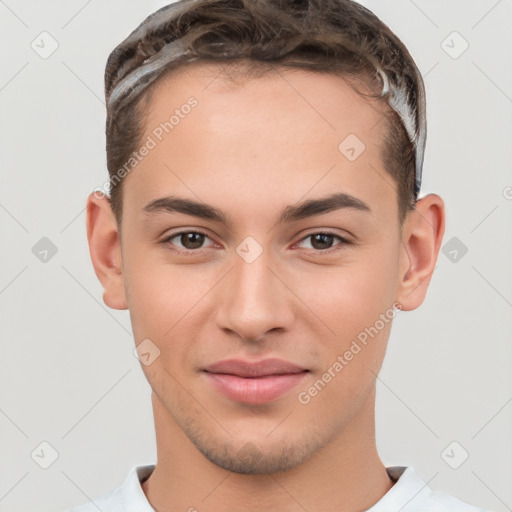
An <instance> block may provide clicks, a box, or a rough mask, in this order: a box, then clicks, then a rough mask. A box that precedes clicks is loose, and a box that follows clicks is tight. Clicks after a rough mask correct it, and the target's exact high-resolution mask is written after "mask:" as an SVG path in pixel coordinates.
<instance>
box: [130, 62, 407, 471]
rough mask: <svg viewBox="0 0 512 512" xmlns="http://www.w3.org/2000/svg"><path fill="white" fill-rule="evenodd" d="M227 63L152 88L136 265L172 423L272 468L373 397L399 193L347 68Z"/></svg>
mask: <svg viewBox="0 0 512 512" xmlns="http://www.w3.org/2000/svg"><path fill="white" fill-rule="evenodd" d="M220 71H221V68H220V67H219V66H216V65H205V64H194V65H189V66H188V67H186V68H181V70H178V71H176V72H174V74H173V75H170V76H169V77H166V78H165V80H163V81H162V82H160V83H158V85H157V87H156V88H155V89H154V92H153V94H152V97H151V102H150V108H149V111H148V117H147V119H146V133H145V135H144V137H143V139H142V142H143V143H144V142H146V143H148V146H152V147H151V148H150V149H149V151H147V154H146V156H144V157H143V158H142V159H141V161H140V162H139V163H138V164H137V166H136V167H135V168H134V170H133V171H131V172H130V173H129V174H128V175H127V176H126V178H125V181H124V191H123V220H122V233H121V235H122V246H121V247H122V274H123V280H124V287H125V293H126V301H127V305H128V307H129V310H130V315H131V321H132V326H133V332H134V336H135V342H136V344H137V345H138V344H140V343H141V342H143V341H144V340H150V341H145V343H146V345H145V347H150V350H149V351H148V353H150V354H152V355H150V356H146V357H147V359H148V361H149V360H150V359H151V360H152V359H153V358H154V360H152V362H151V364H147V365H143V366H142V368H143V370H144V372H145V375H146V377H147V379H148V381H149V383H150V385H151V387H152V389H153V392H154V400H155V401H156V402H157V404H158V408H159V409H160V411H161V418H160V420H159V421H163V420H162V417H165V421H167V422H171V423H173V424H175V425H177V426H178V427H179V428H180V429H181V430H182V431H183V432H184V434H185V435H186V436H187V438H188V439H189V440H190V441H191V442H192V443H193V444H194V445H195V446H196V447H197V448H198V449H199V450H200V452H201V453H202V454H203V455H205V456H206V457H207V458H208V459H209V460H211V461H213V462H214V463H215V464H217V465H219V466H221V467H223V468H225V469H228V470H230V471H236V472H241V473H269V472H274V471H283V470H285V469H290V468H293V467H295V466H297V465H298V464H301V463H303V462H305V461H306V460H308V459H309V458H311V457H313V456H314V455H315V454H316V453H317V452H319V451H320V449H321V448H323V447H325V446H327V445H328V444H329V443H332V442H333V441H335V440H336V439H337V438H339V437H340V436H342V435H343V433H344V432H346V431H347V429H348V428H349V426H350V424H351V423H352V422H354V421H355V418H357V417H358V415H361V414H362V412H363V410H365V408H369V407H370V404H371V406H372V407H373V402H372V400H371V398H372V396H373V391H374V386H375V379H376V374H377V373H378V371H379V368H380V366H381V363H382V360H383V357H384V353H385V348H386V343H387V339H388V336H389V332H390V328H391V319H392V318H393V314H394V311H393V304H394V302H395V300H396V299H397V282H398V275H399V268H400V249H401V232H400V226H399V223H398V203H397V197H396V191H395V188H394V187H393V186H390V183H392V178H391V177H390V176H389V174H387V173H386V171H385V169H384V168H383V164H382V162H381V156H380V152H381V144H382V140H383V137H384V133H383V130H384V125H385V123H384V122H381V121H382V118H381V114H379V111H378V110H377V108H376V107H375V105H374V106H371V105H369V104H368V103H367V102H366V101H365V100H364V99H363V98H362V97H361V96H359V95H358V94H357V93H356V92H354V91H353V90H352V89H351V87H350V86H348V85H347V84H346V83H345V82H344V81H343V80H342V79H341V78H338V77H334V76H331V75H327V74H315V73H311V72H305V71H300V70H280V71H279V73H275V74H273V75H269V76H265V77H262V78H257V79H250V80H247V81H245V82H240V83H238V84H236V85H235V84H232V83H229V82H227V81H226V80H224V79H223V77H222V74H219V73H220ZM191 97H193V98H194V100H190V98H191ZM187 104H188V105H190V108H189V107H184V105H187ZM173 114H175V118H174V119H173V120H172V121H171V123H172V127H170V125H165V124H162V123H165V122H169V119H170V117H171V115H173ZM163 127H166V128H167V130H166V129H165V128H163ZM148 137H149V138H150V139H151V140H152V141H153V142H149V140H150V139H148ZM347 137H348V139H347ZM153 143H154V144H153ZM363 144H364V146H363ZM362 149H364V150H362ZM361 150H362V151H361ZM144 152H145V153H146V151H144ZM334 195H337V198H334V199H333V198H332V197H331V196H334ZM329 197H331V201H330V202H325V201H324V202H322V201H323V200H325V199H326V198H329ZM170 199H175V200H176V199H178V200H181V202H180V201H175V202H171V201H170ZM187 201H189V202H194V203H198V205H199V206H198V205H195V206H194V205H192V204H191V203H187ZM317 201H320V202H318V203H317ZM158 354H159V355H158ZM156 356H157V357H156ZM155 357H156V358H155ZM272 360H273V361H272ZM275 360H279V361H275Z"/></svg>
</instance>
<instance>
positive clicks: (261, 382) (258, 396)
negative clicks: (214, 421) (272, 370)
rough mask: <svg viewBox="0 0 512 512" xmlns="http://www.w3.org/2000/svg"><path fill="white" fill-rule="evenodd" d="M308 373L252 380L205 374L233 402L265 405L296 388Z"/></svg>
mask: <svg viewBox="0 0 512 512" xmlns="http://www.w3.org/2000/svg"><path fill="white" fill-rule="evenodd" d="M308 373H309V372H307V371H304V372H299V373H287V374H285V375H268V376H265V377H252V378H244V377H238V376H237V375H229V374H226V373H210V372H205V375H206V376H207V378H208V379H209V380H210V382H211V383H212V385H213V386H214V387H215V388H216V389H217V391H219V392H220V393H222V394H223V395H225V396H227V397H228V398H230V399H231V400H235V401H237V402H243V403H247V404H264V403H267V402H271V401H272V400H276V399H277V398H279V397H281V396H282V395H284V394H285V393H286V392H287V391H289V390H290V389H292V388H294V387H295V386H296V385H297V384H299V382H301V381H302V379H304V377H305V376H306V375H307V374H308Z"/></svg>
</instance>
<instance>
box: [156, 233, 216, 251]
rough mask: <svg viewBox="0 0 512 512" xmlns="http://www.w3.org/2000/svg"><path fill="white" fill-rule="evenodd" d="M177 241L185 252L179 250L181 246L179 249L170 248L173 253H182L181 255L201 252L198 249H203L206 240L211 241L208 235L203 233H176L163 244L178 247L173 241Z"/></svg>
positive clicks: (163, 241)
mask: <svg viewBox="0 0 512 512" xmlns="http://www.w3.org/2000/svg"><path fill="white" fill-rule="evenodd" d="M174 239H177V241H178V242H179V243H180V244H181V248H182V249H185V250H179V247H180V245H178V249H174V248H172V247H171V248H170V249H171V250H172V251H174V252H177V253H180V254H189V253H191V252H199V251H198V249H202V248H203V247H202V246H203V243H204V241H205V239H209V237H208V235H207V234H206V233H203V232H202V231H180V232H179V233H174V234H172V235H170V236H168V237H167V238H165V239H164V240H162V243H164V244H168V245H171V246H172V245H177V244H176V243H175V242H172V240H174Z"/></svg>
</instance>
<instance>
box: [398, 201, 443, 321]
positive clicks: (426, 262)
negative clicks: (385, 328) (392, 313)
mask: <svg viewBox="0 0 512 512" xmlns="http://www.w3.org/2000/svg"><path fill="white" fill-rule="evenodd" d="M444 227H445V209H444V202H443V200H442V199H441V198H440V197H439V196H438V195H437V194H428V195H427V196H425V197H423V198H421V199H419V200H418V201H417V202H416V207H415V209H414V210H413V211H412V212H410V213H409V214H408V217H407V218H406V220H405V221H404V226H403V229H402V248H401V251H400V274H399V282H398V288H397V298H396V301H397V302H399V303H400V304H401V308H400V309H403V310H404V311H410V310H413V309H416V308H417V307H419V306H420V305H421V304H422V302H423V301H424V300H425V296H426V294H427V289H428V285H429V284H430V279H431V278H432V273H433V272H434V268H435V265H436V261H437V256H438V254H439V249H440V247H441V242H442V240H443V235H444Z"/></svg>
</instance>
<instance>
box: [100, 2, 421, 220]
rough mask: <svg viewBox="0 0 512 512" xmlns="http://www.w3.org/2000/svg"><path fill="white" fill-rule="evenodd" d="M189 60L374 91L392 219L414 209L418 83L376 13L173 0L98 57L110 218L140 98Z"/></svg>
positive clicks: (133, 143) (331, 5) (326, 6)
mask: <svg viewBox="0 0 512 512" xmlns="http://www.w3.org/2000/svg"><path fill="white" fill-rule="evenodd" d="M198 60H199V61H205V62H206V61H209V62H212V61H214V62H215V61H217V62H226V63H227V64H231V65H233V66H234V65H235V64H236V63H238V64H240V65H241V63H244V65H245V67H246V68H247V69H248V70H249V71H250V72H251V73H252V75H256V74H257V73H264V72H265V71H266V70H268V69H270V67H273V68H275V67H276V66H277V67H279V66H283V67H292V68H303V69H308V70H313V71H319V72H328V73H334V74H337V75H340V76H342V77H344V78H345V79H346V80H347V81H348V82H349V83H350V84H351V85H352V86H353V87H354V88H355V89H356V90H357V91H358V92H359V93H360V94H363V95H365V96H368V97H371V98H373V99H377V100H378V101H379V102H380V103H382V105H384V107H385V108H384V110H383V113H384V117H385V119H386V134H387V135H386V139H385V140H384V141H383V144H382V158H383V163H384V166H385V168H386V170H387V172H388V173H389V174H390V175H391V176H392V177H393V178H394V181H395V183H396V186H397V187H396V188H397V195H398V209H399V217H400V223H401V222H402V221H403V219H404V218H405V215H406V213H407V211H408V210H410V209H413V208H414V205H415V202H416V200H417V198H418V193H419V189H420V184H421V171H422V164H423V153H424V145H425V139H426V120H425V93H424V85H423V80H422V77H421V74H420V72H419V70H418V68H417V67H416V65H415V63H414V60H413V58H412V57H411V55H410V54H409V52H408V50H407V49H406V47H405V46H404V44H403V43H402V42H401V41H400V39H399V38H398V37H397V36H396V35H395V34H394V33H393V32H391V30H390V29H389V28H388V26H387V25H385V24H384V23H383V22H382V21H381V20H380V19H379V18H377V16H375V15H374V14H373V13H372V12H371V11H369V10H368V9H366V8H365V7H363V6H362V5H360V4H358V3H356V2H354V1H352V0H274V1H272V0H180V1H178V2H175V3H172V4H170V5H167V6H165V7H163V8H161V9H159V10H158V11H156V12H154V13H153V14H151V15H150V16H148V17H147V18H146V19H145V20H144V21H143V22H142V23H141V24H140V25H139V26H138V27H137V28H136V29H135V30H134V31H133V32H132V33H131V34H130V35H129V36H128V37H127V38H126V39H125V40H124V41H123V42H122V43H121V44H119V45H118V46H117V47H116V48H115V49H114V50H113V51H112V53H111V54H110V56H109V58H108V61H107V65H106V69H105V97H106V102H107V121H106V151H107V167H108V171H109V177H110V187H109V191H110V203H111V206H112V210H113V212H114V214H115V216H116V220H117V222H118V224H120V223H121V217H122V179H121V176H124V175H125V174H126V162H127V161H128V160H129V159H130V156H131V154H132V153H133V152H134V151H135V150H136V149H137V147H138V145H139V144H140V142H141V140H140V139H141V137H142V134H143V132H144V129H145V126H144V114H145V110H144V105H145V103H144V102H143V101H142V100H143V99H145V100H146V104H147V101H148V98H149V96H148V93H149V92H150V90H151V87H150V86H151V85H152V84H154V83H155V82H156V80H157V79H158V78H161V77H162V76H163V75H164V74H165V72H167V71H170V70H172V69H175V68H177V67H179V66H180V65H183V64H185V63H187V62H193V61H198ZM235 67H236V66H235ZM356 84H357V86H358V87H356ZM363 89H364V91H363ZM121 169H124V170H125V172H124V173H120V172H119V171H120V170H121Z"/></svg>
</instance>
